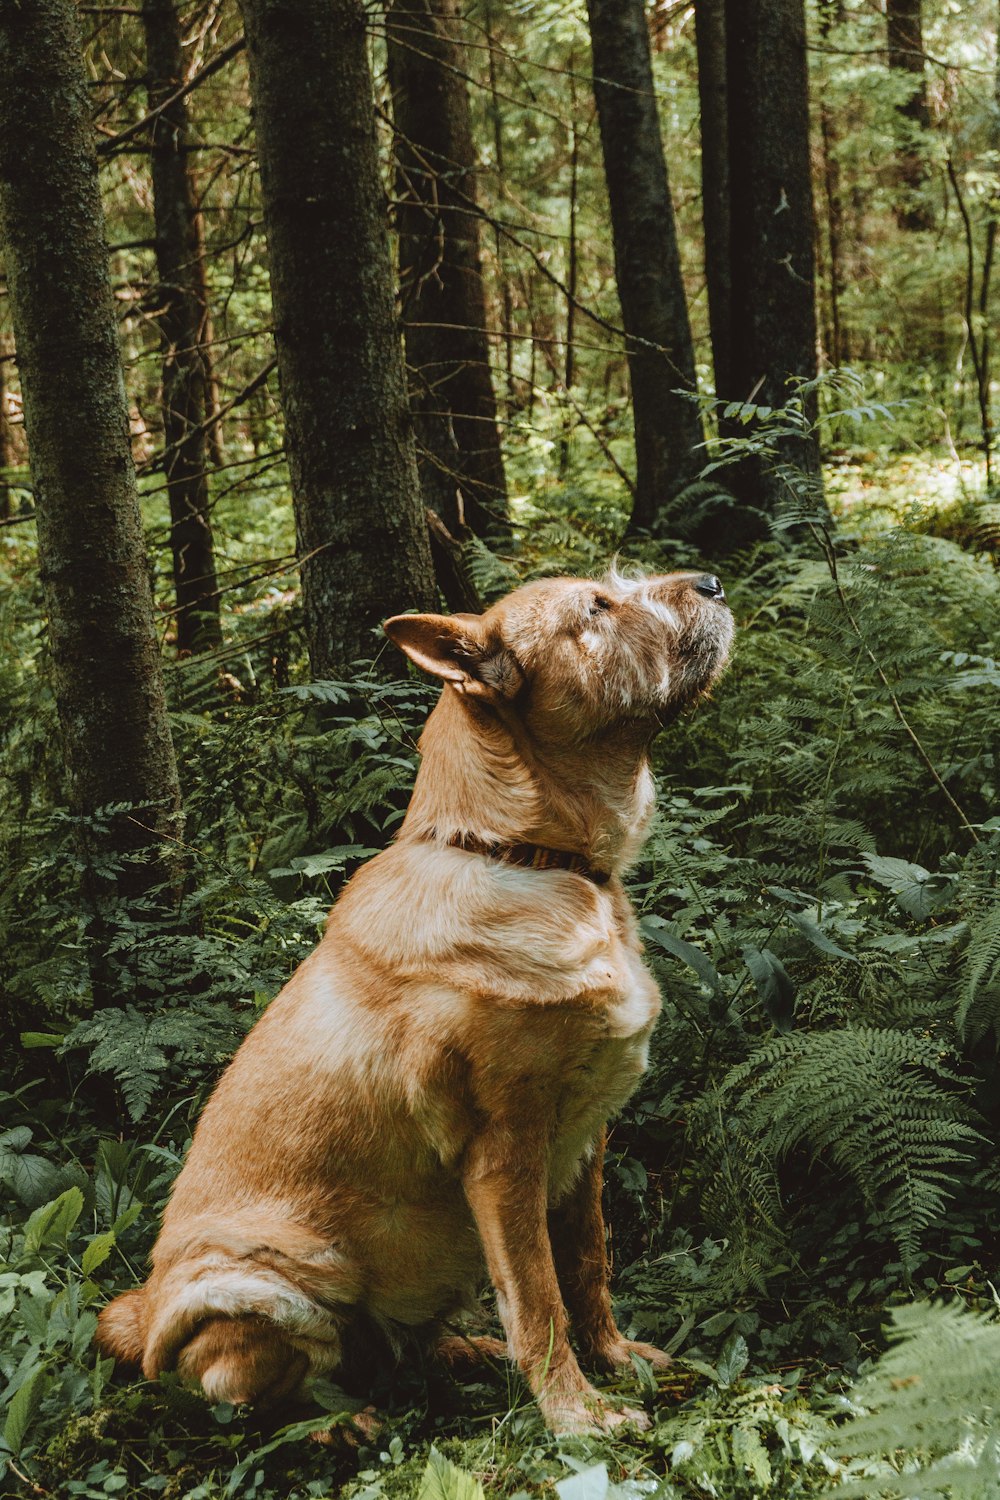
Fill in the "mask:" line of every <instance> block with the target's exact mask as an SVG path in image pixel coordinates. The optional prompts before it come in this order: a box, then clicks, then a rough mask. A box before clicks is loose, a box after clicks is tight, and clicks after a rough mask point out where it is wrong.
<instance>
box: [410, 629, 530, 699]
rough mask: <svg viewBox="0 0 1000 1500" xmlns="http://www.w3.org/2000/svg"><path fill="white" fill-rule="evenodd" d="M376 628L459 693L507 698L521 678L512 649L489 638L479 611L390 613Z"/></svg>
mask: <svg viewBox="0 0 1000 1500" xmlns="http://www.w3.org/2000/svg"><path fill="white" fill-rule="evenodd" d="M382 628H383V630H384V631H385V633H386V635H387V636H388V637H389V639H390V641H392V643H393V645H395V646H398V647H399V649H400V651H405V653H406V655H407V656H408V657H409V658H410V660H411V661H412V662H414V663H415V664H416V665H417V666H418V667H421V668H422V669H423V670H424V671H425V672H431V673H433V675H434V676H435V677H441V678H443V679H444V681H445V682H450V683H451V684H452V686H453V687H455V688H457V689H458V691H459V692H460V693H469V694H472V695H478V696H480V697H482V696H491V695H494V694H495V695H497V696H499V697H501V698H513V697H514V696H515V695H516V693H517V692H518V689H519V688H520V686H521V683H522V682H523V681H524V674H523V672H522V671H521V668H520V667H519V666H518V663H517V658H516V657H515V656H514V653H513V652H512V651H510V650H509V649H508V648H507V647H506V646H505V645H504V644H503V642H502V641H500V640H495V639H490V637H489V636H488V634H487V632H486V631H485V630H484V629H483V622H482V616H481V615H394V616H393V617H392V619H391V620H386V622H385V624H384V626H383V627H382Z"/></svg>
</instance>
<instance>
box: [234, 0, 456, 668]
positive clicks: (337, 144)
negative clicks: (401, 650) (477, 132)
mask: <svg viewBox="0 0 1000 1500" xmlns="http://www.w3.org/2000/svg"><path fill="white" fill-rule="evenodd" d="M241 3H242V9H243V17H244V22H245V29H246V36H247V43H248V51H249V60H250V81H251V89H252V93H253V106H254V117H255V122H256V130H257V146H258V152H259V158H260V173H261V185H262V191H263V197H264V219H265V227H266V230H267V243H268V252H269V258H270V272H271V294H272V302H273V307H274V320H275V342H276V345H277V353H278V372H279V377H280V380H281V392H282V402H283V406H284V412H285V423H286V446H287V452H288V462H289V467H290V470H291V476H292V489H293V499H294V504H295V517H296V528H297V533H298V547H299V555H300V558H301V563H302V592H303V599H304V604H305V612H306V628H307V633H308V639H309V655H310V660H311V664H312V669H313V672H314V674H315V675H316V676H317V677H328V676H331V675H336V674H338V673H340V672H342V671H343V669H344V668H345V666H346V665H347V664H348V663H349V662H350V661H351V660H353V659H354V658H355V657H359V656H371V655H372V654H373V652H374V651H375V650H376V649H377V640H376V637H375V634H374V630H375V627H376V626H377V625H378V624H379V622H380V621H381V620H382V619H383V618H384V617H385V616H386V615H388V614H392V613H395V612H398V611H400V610H405V609H408V608H410V607H412V606H416V607H417V608H421V609H427V608H433V607H435V604H436V600H437V593H436V590H435V587H434V577H433V572H432V566H431V558H430V545H429V542H428V538H427V528H426V525H425V520H424V508H423V503H422V501H421V497H420V487H419V482H418V479H417V469H416V458H415V454H414V444H413V431H412V424H411V420H410V413H409V409H408V406H407V397H406V384H405V378H404V371H403V358H402V349H401V344H400V336H399V327H398V321H397V317H396V311H395V305H394V299H393V283H392V267H391V262H390V257H389V240H388V233H387V227H386V200H385V192H384V189H383V186H382V182H381V179H380V176H379V165H378V156H377V152H376V142H375V118H374V100H373V94H372V78H371V72H370V69H369V63H368V50H367V37H366V34H365V11H364V6H363V4H362V0H241Z"/></svg>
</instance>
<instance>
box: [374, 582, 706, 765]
mask: <svg viewBox="0 0 1000 1500" xmlns="http://www.w3.org/2000/svg"><path fill="white" fill-rule="evenodd" d="M385 630H386V634H387V635H388V636H389V638H390V640H392V641H394V642H395V644H396V645H397V646H399V647H400V648H401V650H403V651H405V652H406V655H407V656H408V657H409V658H410V660H411V661H413V662H415V663H416V664H417V666H419V667H422V668H423V669H424V670H425V671H427V672H432V673H434V675H435V676H437V677H440V678H442V679H443V680H444V681H445V682H446V683H448V684H450V685H451V687H452V688H454V689H455V690H456V691H457V692H459V693H461V694H464V695H466V697H467V698H469V699H470V700H471V701H474V702H476V703H477V704H479V705H482V707H483V708H484V709H486V710H489V709H493V710H494V711H496V712H499V713H500V714H501V716H503V717H506V716H507V715H508V714H510V713H515V714H517V716H518V717H519V718H520V719H521V720H522V721H523V723H524V724H525V726H526V727H527V729H528V730H529V732H531V733H532V735H533V736H534V737H535V738H536V739H538V740H539V741H542V742H545V741H549V742H552V741H562V742H565V741H567V740H576V741H579V740H585V739H588V738H590V737H592V736H594V735H599V734H601V733H602V731H605V730H607V729H611V728H614V727H616V726H619V725H622V724H635V725H639V726H647V727H648V729H649V730H650V732H652V731H653V730H655V728H656V727H657V725H658V724H660V723H663V722H665V721H667V720H669V719H670V718H672V717H673V716H674V714H675V713H676V712H677V711H678V710H679V709H681V708H683V707H684V706H685V705H686V704H688V703H690V702H692V701H693V700H694V699H695V698H697V697H699V696H700V695H701V694H702V693H704V692H705V691H706V690H707V689H708V688H709V687H710V686H711V685H712V683H713V682H714V681H715V679H716V678H717V677H718V675H719V673H720V672H721V671H722V669H723V667H724V666H725V664H726V660H727V658H728V655H729V647H730V644H731V642H732V637H733V617H732V615H731V614H730V612H729V609H728V607H727V605H726V603H725V594H724V592H723V589H722V585H721V584H720V582H719V580H718V579H717V578H716V577H714V576H713V575H711V574H706V573H668V574H666V575H664V576H660V577H657V576H636V577H625V576H624V575H622V574H620V573H618V572H616V571H614V570H612V572H611V573H609V574H608V575H607V576H606V577H605V578H603V579H600V580H598V581H593V580H590V579H577V578H548V579H544V580H542V581H540V582H537V583H529V584H525V586H524V587H523V588H520V589H517V590H516V591H515V592H514V593H513V594H508V595H507V597H506V598H505V599H501V600H500V601H499V602H498V603H497V604H494V605H493V606H492V607H491V608H490V609H488V610H487V611H486V613H485V614H482V615H396V616H395V617H394V618H393V619H391V620H387V621H386V624H385Z"/></svg>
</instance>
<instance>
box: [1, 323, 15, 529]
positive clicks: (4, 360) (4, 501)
mask: <svg viewBox="0 0 1000 1500" xmlns="http://www.w3.org/2000/svg"><path fill="white" fill-rule="evenodd" d="M9 364H10V349H9V347H8V339H7V335H6V333H0V521H5V520H7V519H8V518H9V517H10V515H11V512H12V508H13V507H12V505H11V498H10V482H9V480H8V477H7V470H8V469H9V468H11V467H12V464H13V451H12V448H13V445H12V444H11V441H10V424H9V423H8V421H7V392H8V389H9V387H8V378H7V372H8V368H9Z"/></svg>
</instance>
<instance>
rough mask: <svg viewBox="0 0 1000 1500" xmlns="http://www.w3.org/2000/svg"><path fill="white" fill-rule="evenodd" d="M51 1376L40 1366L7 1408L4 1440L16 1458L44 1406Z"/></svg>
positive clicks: (16, 1393)
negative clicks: (43, 1398)
mask: <svg viewBox="0 0 1000 1500" xmlns="http://www.w3.org/2000/svg"><path fill="white" fill-rule="evenodd" d="M49 1381H50V1376H49V1372H48V1370H46V1368H45V1366H44V1365H39V1366H38V1368H37V1370H33V1371H32V1372H31V1374H30V1375H29V1376H28V1378H27V1380H26V1381H25V1382H24V1384H23V1385H22V1386H20V1387H19V1389H18V1390H17V1391H16V1392H15V1395H14V1398H13V1400H12V1401H11V1403H10V1406H9V1407H8V1408H7V1420H6V1422H5V1423H4V1428H3V1440H4V1442H5V1443H6V1444H7V1447H8V1448H9V1449H10V1451H11V1452H12V1453H13V1454H14V1456H15V1458H16V1457H17V1455H18V1454H19V1453H20V1451H21V1449H22V1447H23V1446H24V1440H25V1438H26V1437H27V1436H28V1433H29V1432H30V1430H31V1424H32V1423H33V1422H34V1420H35V1416H36V1414H37V1412H38V1408H39V1407H40V1406H41V1404H42V1397H43V1396H44V1395H45V1389H46V1386H47V1385H48V1384H49Z"/></svg>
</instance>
